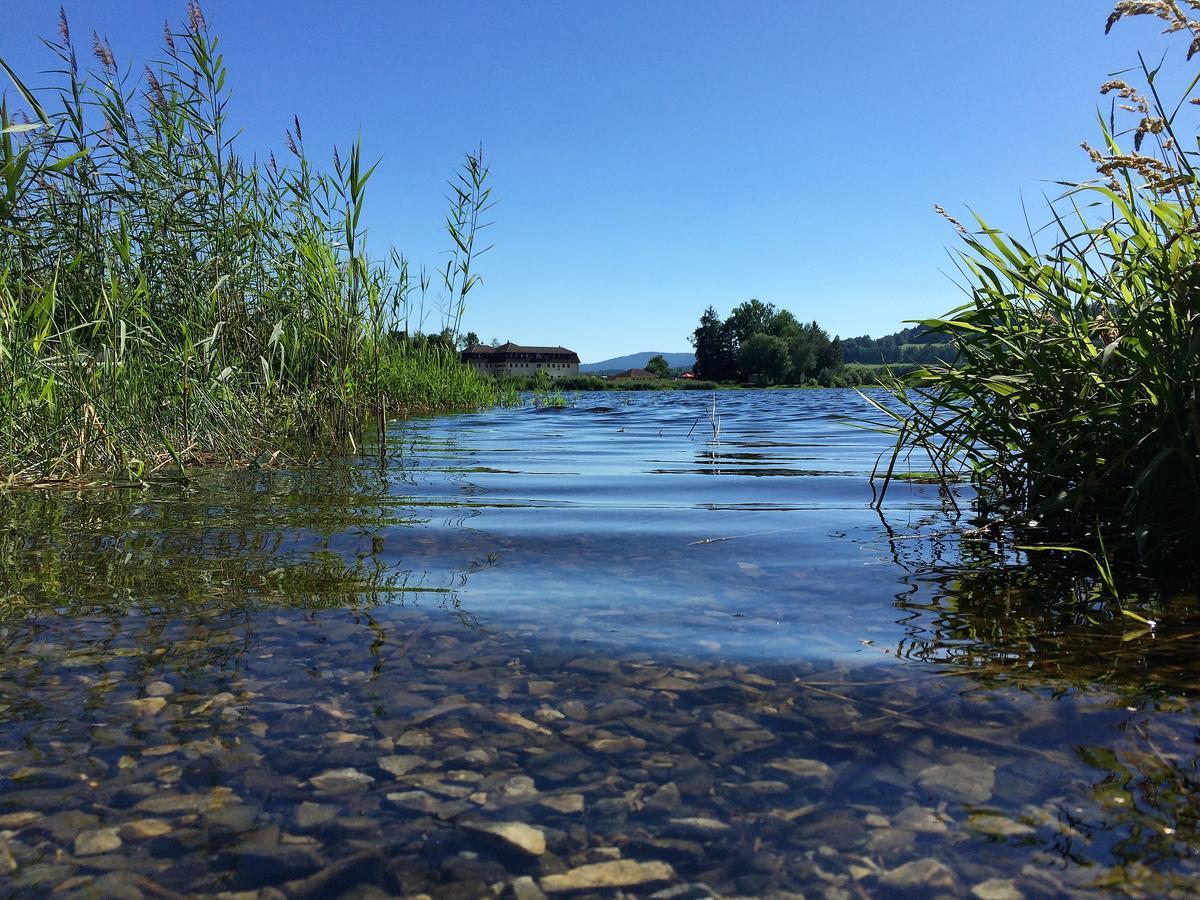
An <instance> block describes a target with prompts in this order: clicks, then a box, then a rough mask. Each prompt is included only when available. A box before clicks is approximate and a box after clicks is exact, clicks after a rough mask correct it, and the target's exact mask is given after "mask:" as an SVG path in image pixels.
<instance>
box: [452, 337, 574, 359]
mask: <svg viewBox="0 0 1200 900" xmlns="http://www.w3.org/2000/svg"><path fill="white" fill-rule="evenodd" d="M493 353H499V354H502V355H503V354H507V353H529V354H534V355H543V356H571V357H574V358H575V361H576V362H578V361H579V357H578V356H577V355H576V353H575V351H574V350H568V349H567V348H566V347H526V346H524V345H522V344H514V343H513V342H512V341H508V342H507V343H504V344H501V345H500V346H498V347H489V346H488V345H487V344H475V345H474V346H471V347H468V348H467V349H466V350H464V351H463V354H464V355H468V354H469V355H475V354H493Z"/></svg>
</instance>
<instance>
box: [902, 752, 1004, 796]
mask: <svg viewBox="0 0 1200 900" xmlns="http://www.w3.org/2000/svg"><path fill="white" fill-rule="evenodd" d="M917 785H918V786H919V787H920V788H921V789H922V790H923V791H926V792H927V793H930V794H934V795H936V796H938V797H943V798H945V799H946V800H952V801H955V802H958V803H986V802H987V801H988V800H990V799H991V798H992V789H993V788H994V787H995V786H996V767H995V766H993V765H990V764H989V763H981V762H961V763H953V764H952V765H948V766H944V765H936V766H929V767H928V768H927V769H923V770H922V771H921V773H920V774H919V775H917Z"/></svg>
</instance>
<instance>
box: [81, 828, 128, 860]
mask: <svg viewBox="0 0 1200 900" xmlns="http://www.w3.org/2000/svg"><path fill="white" fill-rule="evenodd" d="M120 830H121V829H120V828H93V829H91V830H89V831H81V832H79V834H77V835H75V855H76V856H95V855H96V854H99V853H108V852H110V851H112V850H116V849H117V848H118V847H120V846H121V836H120V834H118V832H119V831H120Z"/></svg>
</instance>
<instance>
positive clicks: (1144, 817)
mask: <svg viewBox="0 0 1200 900" xmlns="http://www.w3.org/2000/svg"><path fill="white" fill-rule="evenodd" d="M712 402H713V398H712V395H709V394H704V393H699V392H683V391H680V392H663V393H590V394H582V395H580V396H579V397H578V398H576V399H575V400H574V403H573V405H570V406H567V407H551V408H539V407H536V406H532V405H527V406H524V407H521V408H516V409H502V410H495V411H491V412H486V413H482V414H478V415H463V416H445V417H438V418H431V419H424V420H417V421H408V422H400V423H395V424H394V425H393V426H392V429H391V431H390V434H389V440H388V442H387V453H386V454H385V455H384V457H383V460H382V461H381V459H380V456H379V454H378V453H377V452H373V453H370V454H368V455H367V456H366V457H365V458H364V459H360V460H351V461H345V462H340V463H336V464H334V463H331V464H329V465H326V466H322V467H319V468H311V469H305V470H274V471H265V472H264V471H242V472H234V473H220V474H219V473H205V474H202V475H200V476H198V477H196V478H194V479H193V480H192V481H191V482H190V483H189V484H186V485H178V484H162V485H156V486H154V487H152V488H149V489H146V490H129V491H107V492H100V491H86V492H81V493H79V494H73V495H64V494H61V493H57V494H53V495H49V496H47V495H41V494H31V493H16V494H11V495H8V496H5V497H3V498H0V511H2V514H3V517H4V518H3V521H4V522H5V523H6V529H5V531H4V532H3V533H0V596H4V597H6V598H7V599H6V602H5V605H4V611H3V613H0V896H30V897H32V896H40V895H43V894H45V893H47V892H48V891H50V890H57V891H59V892H61V893H63V894H64V895H78V896H87V897H91V896H104V897H108V896H130V897H136V896H147V897H155V896H159V897H167V896H174V895H176V894H212V895H216V894H222V893H231V894H238V892H243V894H244V896H247V897H250V896H262V897H278V896H280V894H279V893H278V892H282V894H283V895H284V896H288V897H304V896H313V897H316V896H322V897H323V896H333V897H337V896H346V897H357V898H370V897H383V896H419V895H427V896H431V897H464V898H465V897H482V896H513V897H520V898H529V897H537V896H539V894H540V893H546V894H550V895H568V896H612V895H613V894H614V892H620V891H623V892H624V893H625V894H626V895H630V896H659V897H663V898H668V897H671V898H700V897H724V896H768V897H769V896H777V897H789V896H799V895H801V894H802V895H804V896H808V897H814V896H815V897H828V898H855V897H869V896H891V895H903V894H906V893H907V894H910V895H912V896H935V895H939V894H943V895H947V896H972V895H973V896H977V897H980V898H993V900H995V898H1015V897H1020V896H1025V897H1059V896H1073V895H1075V894H1084V893H1087V894H1089V895H1090V894H1094V893H1096V892H1100V893H1110V894H1118V895H1132V896H1143V895H1144V896H1163V895H1172V894H1174V895H1178V896H1192V895H1194V894H1195V893H1196V892H1197V890H1198V889H1200V860H1198V859H1197V855H1196V851H1197V846H1198V845H1197V833H1196V828H1197V813H1198V811H1200V803H1198V801H1197V790H1198V789H1200V782H1197V773H1196V770H1195V768H1196V766H1195V763H1196V748H1197V740H1200V730H1198V722H1197V709H1198V707H1197V704H1196V701H1195V700H1194V687H1195V684H1196V681H1197V678H1196V652H1195V651H1196V646H1197V645H1196V641H1197V637H1198V636H1200V614H1198V613H1197V609H1196V606H1197V604H1196V602H1195V596H1194V595H1193V594H1191V593H1189V592H1187V591H1184V590H1179V589H1173V590H1171V591H1163V590H1159V591H1155V590H1153V589H1145V588H1139V590H1138V591H1137V595H1138V598H1139V599H1138V600H1137V601H1136V602H1135V601H1132V600H1127V601H1126V602H1127V606H1128V608H1129V609H1130V611H1131V612H1136V613H1137V615H1138V616H1140V618H1133V617H1130V616H1124V615H1121V614H1120V612H1119V611H1114V609H1113V606H1112V604H1109V603H1105V602H1104V598H1103V596H1102V594H1101V593H1099V589H1098V588H1097V586H1096V585H1095V584H1094V579H1091V578H1089V577H1088V572H1087V570H1086V568H1084V569H1069V568H1066V566H1065V565H1063V564H1059V563H1058V562H1057V561H1054V560H1051V559H1050V558H1049V557H1043V556H1040V555H1036V554H1035V555H1034V556H1035V558H1034V559H1033V560H1032V561H1030V560H1026V559H1025V558H1024V557H1022V556H1021V555H1020V554H1019V553H1014V552H1013V551H1007V552H1004V551H1000V550H997V549H996V548H995V546H994V544H993V543H990V542H987V541H983V540H981V539H979V538H977V537H972V530H973V528H974V526H975V524H977V523H973V522H972V521H971V520H970V518H969V515H963V516H959V515H958V514H957V513H956V511H955V501H954V500H953V499H952V498H951V497H950V496H948V495H947V494H945V493H944V491H943V490H942V489H941V487H940V486H939V485H936V484H927V483H921V481H920V480H919V479H918V480H916V481H897V482H893V483H892V485H891V486H890V488H889V490H888V495H887V499H886V503H885V504H884V508H883V515H881V514H880V513H879V512H876V510H874V509H873V508H872V506H871V500H872V496H873V492H872V487H871V485H870V483H869V475H870V473H871V471H872V468H873V467H874V465H875V461H876V459H877V458H878V457H879V455H880V453H881V452H884V451H886V449H887V447H888V440H887V438H886V437H885V436H882V435H879V434H876V433H874V432H871V431H867V430H863V429H858V428H853V427H850V425H849V424H848V423H847V417H849V418H855V417H858V416H862V415H865V414H866V413H867V408H866V406H865V404H864V403H863V401H862V400H861V398H859V397H858V395H857V394H855V393H854V392H853V391H841V390H828V391H820V390H814V391H783V390H780V391H774V390H772V391H738V392H725V393H721V394H719V395H718V396H717V399H716V414H717V415H718V416H719V418H720V427H719V433H715V431H716V430H715V429H714V427H713V421H712V408H711V404H712ZM907 465H909V466H911V468H912V469H914V470H920V469H921V468H922V466H921V465H920V461H919V460H911V461H908V463H907ZM925 468H928V466H927V465H926V466H925ZM956 490H959V497H958V501H957V502H958V504H959V505H965V502H966V498H965V496H964V495H963V493H962V490H961V489H960V488H958V489H956ZM1142 620H1152V621H1153V622H1154V625H1153V627H1151V626H1149V625H1147V624H1145V623H1144V622H1143V621H1142Z"/></svg>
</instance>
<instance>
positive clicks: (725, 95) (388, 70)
mask: <svg viewBox="0 0 1200 900" xmlns="http://www.w3.org/2000/svg"><path fill="white" fill-rule="evenodd" d="M64 5H65V7H66V10H67V14H68V16H69V18H70V20H71V26H72V30H73V32H74V34H75V36H76V41H77V43H81V40H80V38H81V37H82V36H84V35H89V34H90V32H91V30H92V29H93V28H95V29H96V30H98V31H99V32H100V34H101V35H102V36H107V38H108V39H109V40H110V42H111V44H112V46H113V49H114V51H115V52H116V55H117V58H118V62H119V63H120V64H121V65H122V66H127V65H129V64H130V63H134V62H136V63H137V68H138V69H139V70H140V68H141V64H142V63H144V62H145V61H147V60H149V59H152V58H154V57H155V54H156V52H157V48H158V46H159V43H160V41H161V27H162V17H163V15H164V14H167V15H169V16H170V17H171V19H172V20H173V21H174V22H178V21H180V20H181V19H182V18H183V16H184V12H185V3H184V2H183V0H179V2H149V0H141V2H132V0H128V2H116V0H68V2H66V3H65V4H64ZM1110 9H1111V3H1107V2H1103V0H1053V2H1046V0H995V2H979V0H957V2H951V0H940V2H934V0H908V2H905V3H895V2H890V0H889V2H883V0H879V2H863V3H853V4H851V3H843V2H833V3H817V2H807V0H803V2H802V0H795V2H766V0H738V2H699V0H683V2H674V0H654V2H644V0H643V2H623V0H604V2H587V3H583V2H565V0H564V2H553V3H549V2H521V3H502V2H461V0H446V2H438V3H418V2H383V0H378V2H365V0H338V2H329V0H289V2H268V0H262V2H246V0H206V2H204V10H205V13H206V15H207V17H208V20H209V23H210V25H212V26H213V29H214V31H216V33H218V34H219V35H221V37H222V42H223V43H222V46H223V49H224V51H225V55H226V63H227V65H228V66H229V69H230V81H231V84H232V86H233V93H234V99H233V108H232V116H233V119H234V120H235V123H236V124H238V125H239V126H241V127H243V128H244V129H245V135H244V144H243V150H244V151H245V152H250V151H253V150H259V151H262V152H265V151H266V150H268V149H276V150H278V149H280V147H281V146H282V140H283V132H284V129H285V128H287V127H288V126H289V124H290V122H291V117H292V114H293V113H298V114H299V116H300V118H301V122H302V124H303V127H304V132H305V141H306V144H307V145H308V147H309V149H310V151H314V150H316V149H317V148H321V147H332V145H333V144H334V143H339V144H341V145H343V146H344V145H345V144H346V143H348V142H349V141H350V140H352V139H353V137H354V136H355V135H356V134H358V133H361V134H362V137H363V141H364V144H365V148H366V152H367V155H368V156H372V157H378V158H380V159H381V165H380V167H379V169H378V171H377V173H376V175H375V177H374V179H373V181H372V184H371V195H370V201H369V206H368V209H367V213H366V218H367V220H368V225H369V228H370V236H369V240H370V243H371V244H372V245H373V246H374V248H375V249H376V251H379V252H382V251H383V250H384V249H386V247H387V246H388V245H395V246H397V247H399V248H400V249H402V250H404V251H405V252H406V253H407V254H408V255H409V256H410V257H412V258H413V259H414V260H417V261H424V262H425V263H427V264H428V265H430V266H431V267H436V266H437V265H438V264H439V262H440V261H441V260H443V259H444V256H443V255H442V252H443V251H444V249H445V247H446V246H447V243H448V240H447V239H446V238H445V237H444V235H443V233H442V231H441V223H442V215H443V210H444V201H443V199H442V188H443V185H444V182H445V180H446V179H447V177H449V176H450V175H451V174H452V172H453V169H454V167H455V165H456V164H457V163H458V162H459V160H460V159H461V157H462V155H463V153H464V152H465V151H466V150H467V149H469V148H471V147H473V146H475V145H476V144H478V143H479V142H481V141H482V142H483V145H484V147H485V152H486V154H487V156H488V159H489V161H490V164H491V166H492V170H493V184H494V196H495V199H496V200H498V205H497V206H496V208H495V210H494V214H493V219H494V221H495V225H494V226H493V227H492V229H491V230H490V235H489V236H490V239H491V240H492V241H493V242H494V243H495V248H494V249H493V250H492V251H491V252H490V253H489V254H488V255H487V256H485V257H484V258H483V259H482V260H481V263H480V272H481V274H482V275H483V282H482V284H481V285H480V286H479V287H478V288H477V289H476V291H475V292H474V293H473V294H472V295H471V298H470V301H471V302H470V305H469V308H468V310H467V315H466V319H465V323H464V324H465V327H466V328H469V329H471V330H474V331H476V332H478V333H479V334H480V336H481V337H482V338H484V339H485V340H486V339H488V338H492V337H496V338H498V339H500V340H502V341H503V340H508V339H511V340H514V341H518V342H521V343H529V344H563V345H565V346H567V347H570V348H572V349H575V350H577V351H578V352H579V354H580V356H581V357H582V358H583V360H584V361H591V360H598V359H601V358H604V357H608V356H615V355H618V354H623V353H629V352H633V351H638V350H664V351H680V350H686V349H689V345H688V342H687V336H688V335H689V334H690V332H691V330H692V329H693V328H694V327H695V324H696V320H697V319H698V318H699V315H700V313H701V312H702V311H703V309H704V308H705V307H706V306H707V305H709V304H712V305H714V306H716V307H717V308H718V309H719V310H720V311H721V312H722V313H724V312H727V311H728V310H729V309H730V308H731V307H732V306H734V305H736V304H737V303H739V302H741V301H743V300H745V299H748V298H750V297H758V298H759V299H762V300H765V301H770V302H773V303H775V304H776V305H779V306H784V307H787V308H789V309H791V310H792V311H793V312H795V313H796V315H797V316H799V317H800V318H802V319H816V320H818V321H820V322H821V323H822V324H823V325H825V327H827V328H828V329H829V330H830V331H831V332H834V333H839V334H842V335H858V334H863V333H870V334H872V335H879V334H883V333H887V332H890V331H893V330H895V329H896V328H898V327H900V326H901V323H902V321H903V320H905V319H911V318H915V317H921V316H930V315H935V314H937V313H939V312H942V311H944V310H945V309H947V308H949V307H950V306H952V305H955V304H956V303H957V302H958V300H959V297H960V295H959V293H958V292H957V289H956V288H955V287H954V286H953V285H952V284H950V283H949V281H948V280H947V278H946V276H945V275H944V274H942V273H943V272H944V271H945V269H946V268H947V258H946V248H947V247H948V246H951V245H952V244H953V242H954V234H953V230H952V229H951V228H950V227H949V226H947V224H946V223H945V222H944V221H942V220H941V219H940V218H939V217H937V216H936V215H935V214H934V213H933V212H932V205H933V204H934V203H941V204H943V205H944V206H946V207H947V209H949V210H951V211H952V212H962V210H963V208H964V205H968V204H969V205H970V206H971V207H973V208H975V209H977V210H979V211H980V212H981V213H982V214H984V215H985V216H986V217H987V218H988V219H989V220H991V221H992V222H993V223H995V224H998V225H1002V226H1006V227H1011V228H1014V229H1016V228H1018V227H1023V225H1022V223H1023V218H1022V213H1021V205H1020V201H1021V196H1022V195H1024V197H1025V200H1026V203H1027V205H1028V206H1029V207H1030V210H1031V218H1032V219H1033V220H1034V221H1035V222H1038V223H1040V222H1041V221H1042V220H1043V218H1044V217H1043V216H1042V214H1041V212H1040V204H1041V199H1040V198H1041V195H1042V193H1043V192H1045V191H1050V192H1053V191H1054V187H1053V185H1051V184H1049V183H1048V181H1049V180H1051V179H1058V178H1072V177H1075V178H1080V177H1086V176H1087V175H1088V174H1089V172H1090V169H1089V166H1088V162H1087V160H1086V158H1085V157H1084V155H1083V154H1082V152H1081V151H1080V150H1079V149H1078V143H1079V141H1080V140H1082V139H1094V136H1095V131H1096V128H1095V113H1096V109H1097V106H1098V104H1099V103H1100V98H1099V96H1098V95H1097V93H1096V87H1097V86H1098V85H1099V84H1100V82H1101V81H1103V80H1104V78H1105V76H1106V75H1107V74H1108V73H1110V72H1113V71H1116V70H1119V69H1124V68H1127V67H1128V66H1130V65H1133V64H1135V63H1136V54H1135V49H1136V47H1138V46H1141V47H1144V48H1146V49H1148V50H1151V51H1153V52H1154V53H1156V54H1157V53H1160V52H1161V48H1163V47H1164V46H1165V43H1164V39H1162V38H1159V37H1158V34H1157V32H1158V29H1157V28H1155V27H1154V25H1153V23H1151V22H1149V21H1148V20H1147V21H1134V22H1131V23H1128V24H1125V23H1122V24H1121V25H1120V26H1118V28H1117V29H1116V30H1115V31H1114V33H1113V34H1112V35H1111V36H1109V37H1107V38H1106V37H1105V36H1104V33H1103V32H1104V29H1103V24H1104V20H1105V18H1106V16H1107V13H1108V11H1109V10H1110ZM56 18H57V4H56V3H52V2H33V0H6V3H5V14H4V20H5V24H4V28H3V31H2V33H0V55H3V56H4V57H5V59H6V60H8V61H9V63H10V64H12V65H13V66H14V68H16V69H17V71H18V72H19V73H21V74H22V75H23V76H28V77H27V79H26V80H27V81H30V82H32V83H35V84H36V83H41V82H43V81H44V79H39V78H38V77H37V74H36V73H37V72H39V71H40V70H41V69H44V68H46V67H47V66H48V65H49V57H48V55H47V53H46V51H45V50H44V49H42V48H41V47H40V45H39V44H38V42H37V40H36V37H35V36H36V35H37V34H44V35H52V34H53V33H54V31H55V25H56ZM1176 52H1178V48H1177V49H1176ZM434 324H435V322H434V319H433V318H432V317H431V319H430V322H429V325H431V326H432V325H434Z"/></svg>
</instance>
